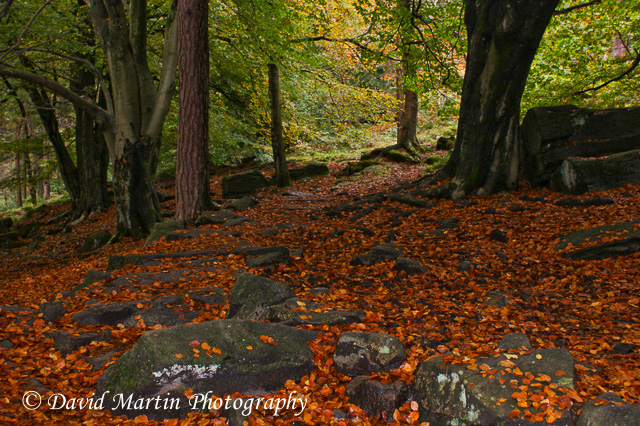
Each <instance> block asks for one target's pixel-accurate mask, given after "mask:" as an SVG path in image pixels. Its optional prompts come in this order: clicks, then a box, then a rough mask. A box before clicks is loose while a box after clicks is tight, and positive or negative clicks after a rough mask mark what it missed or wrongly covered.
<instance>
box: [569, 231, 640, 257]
mask: <svg viewBox="0 0 640 426" xmlns="http://www.w3.org/2000/svg"><path fill="white" fill-rule="evenodd" d="M638 251H640V236H638V237H630V238H625V239H622V240H617V241H611V242H608V243H604V244H598V245H596V246H592V247H586V248H583V249H581V250H576V251H573V252H570V253H565V254H564V255H563V257H565V258H567V259H570V260H600V259H608V258H612V257H614V258H615V257H619V256H626V255H629V254H632V253H636V252H638Z"/></svg>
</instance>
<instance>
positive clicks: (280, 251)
mask: <svg viewBox="0 0 640 426" xmlns="http://www.w3.org/2000/svg"><path fill="white" fill-rule="evenodd" d="M244 253H245V262H246V264H247V266H248V267H249V268H266V267H271V266H275V265H289V264H290V263H291V254H290V253H289V249H288V248H287V247H285V246H273V247H258V248H250V249H247V250H244Z"/></svg>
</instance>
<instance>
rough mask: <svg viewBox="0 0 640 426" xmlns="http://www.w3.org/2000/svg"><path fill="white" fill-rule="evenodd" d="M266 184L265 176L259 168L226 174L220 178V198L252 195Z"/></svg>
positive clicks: (267, 183)
mask: <svg viewBox="0 0 640 426" xmlns="http://www.w3.org/2000/svg"><path fill="white" fill-rule="evenodd" d="M268 185H269V182H268V181H267V178H265V177H264V175H263V174H262V173H261V172H260V171H259V170H251V171H249V172H246V173H239V174H235V175H231V176H227V177H225V178H224V179H222V198H241V197H244V196H245V195H254V194H255V193H257V192H258V191H259V190H260V189H262V188H264V187H266V186H268Z"/></svg>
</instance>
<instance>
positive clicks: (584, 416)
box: [576, 392, 640, 426]
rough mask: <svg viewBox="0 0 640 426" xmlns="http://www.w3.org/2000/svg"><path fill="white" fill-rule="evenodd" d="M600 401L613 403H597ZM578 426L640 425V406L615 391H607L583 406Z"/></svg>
mask: <svg viewBox="0 0 640 426" xmlns="http://www.w3.org/2000/svg"><path fill="white" fill-rule="evenodd" d="M599 401H609V402H611V403H610V404H604V405H596V402H599ZM576 426H640V406H638V405H631V404H629V403H627V402H625V401H623V400H622V398H620V397H619V396H618V395H616V394H615V393H612V392H607V393H604V394H602V395H600V396H598V397H597V398H595V399H592V400H589V401H587V402H586V403H585V404H584V405H583V406H582V411H581V412H580V416H578V421H577V422H576Z"/></svg>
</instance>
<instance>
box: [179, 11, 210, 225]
mask: <svg viewBox="0 0 640 426" xmlns="http://www.w3.org/2000/svg"><path fill="white" fill-rule="evenodd" d="M208 16H209V15H208V4H207V0H181V1H180V3H179V4H178V31H179V33H180V41H179V49H178V51H179V61H178V69H179V71H180V72H179V74H178V75H179V82H180V85H179V88H180V92H179V93H180V96H179V98H180V100H179V116H178V158H177V163H176V217H177V218H178V219H184V220H185V221H187V222H188V223H193V222H195V219H196V217H197V216H198V215H199V214H200V213H201V212H203V211H205V210H208V209H209V208H210V206H211V198H210V195H209V169H208V162H209V114H208V113H209V41H208V32H207V31H208V21H209V20H208Z"/></svg>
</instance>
